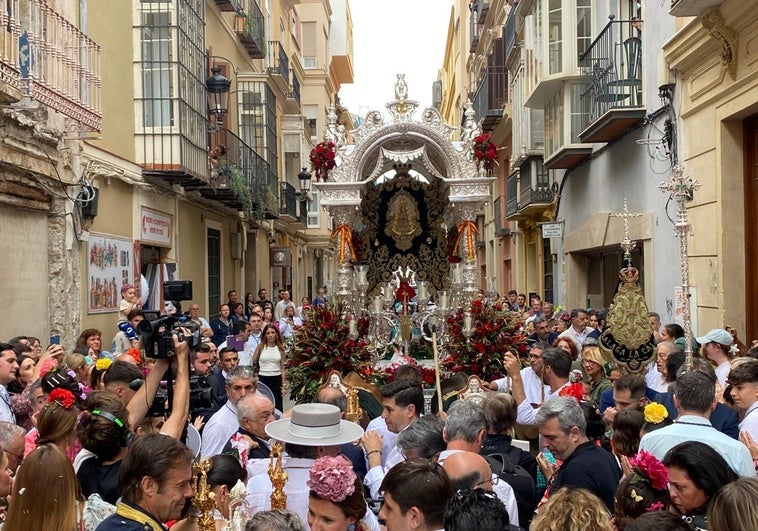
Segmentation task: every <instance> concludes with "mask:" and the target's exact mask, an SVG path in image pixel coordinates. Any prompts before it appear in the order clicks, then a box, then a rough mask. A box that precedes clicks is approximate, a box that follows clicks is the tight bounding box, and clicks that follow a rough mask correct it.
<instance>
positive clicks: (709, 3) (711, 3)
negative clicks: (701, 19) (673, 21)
mask: <svg viewBox="0 0 758 531" xmlns="http://www.w3.org/2000/svg"><path fill="white" fill-rule="evenodd" d="M723 3H724V0H671V9H670V10H669V15H672V16H675V17H697V16H700V15H702V14H703V13H704V12H705V11H706V10H708V9H710V8H712V7H715V6H720V5H721V4H723Z"/></svg>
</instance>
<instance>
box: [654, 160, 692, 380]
mask: <svg viewBox="0 0 758 531" xmlns="http://www.w3.org/2000/svg"><path fill="white" fill-rule="evenodd" d="M658 188H660V190H661V191H662V192H664V193H669V194H671V195H672V196H673V197H674V200H675V201H676V206H677V208H676V223H675V224H674V232H676V235H677V236H678V237H679V260H680V261H681V264H680V269H681V274H682V320H683V321H684V354H685V362H684V363H685V367H686V368H687V369H688V370H689V369H692V354H693V353H692V320H691V314H690V268H689V260H688V258H689V252H688V249H687V236H689V234H690V222H689V218H688V216H687V201H691V200H692V197H693V194H694V192H695V190H697V189H698V188H700V183H699V182H697V181H696V180H694V179H691V178H689V177H685V176H684V170H683V169H682V167H681V166H679V165H676V166H674V171H673V174H672V176H671V179H670V180H669V181H666V182H662V183H661V184H659V185H658Z"/></svg>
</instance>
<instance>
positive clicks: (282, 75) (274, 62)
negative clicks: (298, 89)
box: [268, 41, 290, 94]
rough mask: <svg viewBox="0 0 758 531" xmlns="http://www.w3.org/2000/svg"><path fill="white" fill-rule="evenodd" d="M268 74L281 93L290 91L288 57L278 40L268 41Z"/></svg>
mask: <svg viewBox="0 0 758 531" xmlns="http://www.w3.org/2000/svg"><path fill="white" fill-rule="evenodd" d="M268 74H269V75H270V76H271V78H272V79H273V80H274V83H276V84H277V86H278V87H279V90H280V91H281V92H282V93H283V94H287V93H288V92H289V91H290V59H289V57H287V52H285V51H284V46H282V43H280V42H279V41H268Z"/></svg>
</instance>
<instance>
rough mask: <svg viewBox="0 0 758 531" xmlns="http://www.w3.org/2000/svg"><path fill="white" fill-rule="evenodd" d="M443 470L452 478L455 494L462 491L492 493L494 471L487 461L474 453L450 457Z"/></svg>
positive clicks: (456, 454) (451, 482)
mask: <svg viewBox="0 0 758 531" xmlns="http://www.w3.org/2000/svg"><path fill="white" fill-rule="evenodd" d="M442 468H444V469H445V472H447V476H448V477H449V478H450V484H451V485H452V487H453V492H457V491H459V490H462V489H476V488H479V489H482V490H486V491H490V492H491V491H492V469H491V468H490V465H489V463H487V460H486V459H485V458H484V457H482V456H481V455H479V454H477V453H474V452H457V453H454V454H451V455H449V456H448V457H447V458H446V459H445V461H443V463H442Z"/></svg>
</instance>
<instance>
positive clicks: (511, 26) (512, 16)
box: [503, 8, 521, 64]
mask: <svg viewBox="0 0 758 531" xmlns="http://www.w3.org/2000/svg"><path fill="white" fill-rule="evenodd" d="M503 39H504V40H505V63H506V64H510V62H511V61H512V60H514V59H515V55H514V54H519V53H520V48H521V47H520V46H519V45H518V43H517V39H516V9H515V8H513V9H511V10H510V11H509V12H508V18H507V19H505V25H504V26H503Z"/></svg>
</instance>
